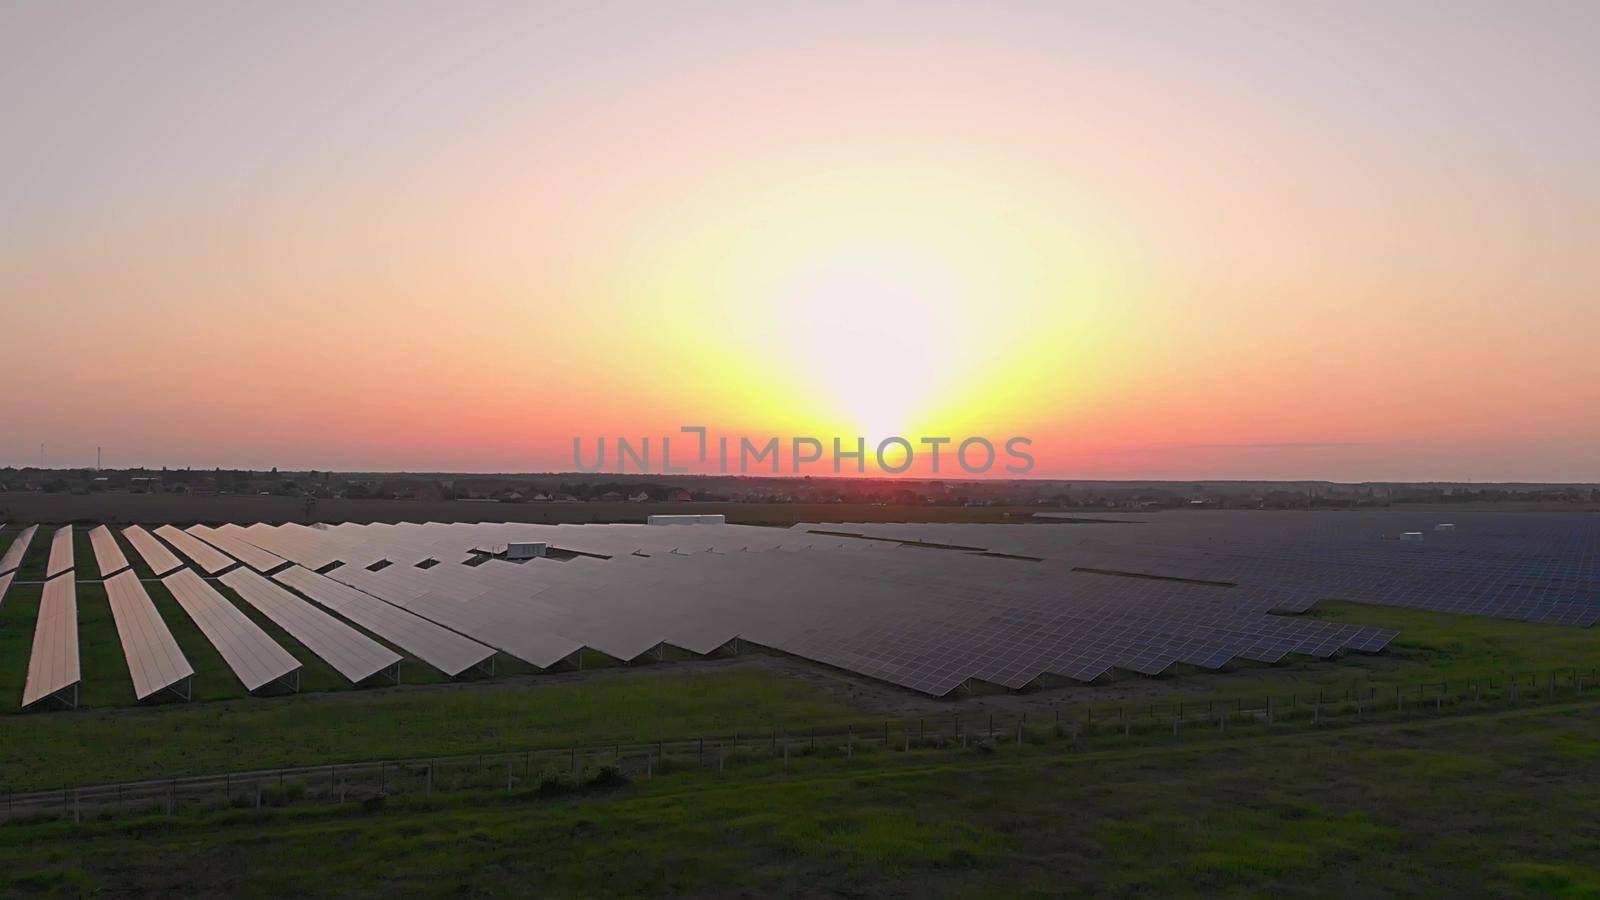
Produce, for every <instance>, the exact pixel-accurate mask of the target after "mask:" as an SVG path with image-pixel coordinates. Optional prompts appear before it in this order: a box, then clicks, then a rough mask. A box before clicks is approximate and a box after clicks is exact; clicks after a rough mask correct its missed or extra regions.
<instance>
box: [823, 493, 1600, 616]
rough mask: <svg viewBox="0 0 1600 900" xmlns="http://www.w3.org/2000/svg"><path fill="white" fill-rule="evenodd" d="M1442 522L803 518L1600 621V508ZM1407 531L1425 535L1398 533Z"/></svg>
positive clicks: (1270, 517) (888, 534) (1359, 517)
mask: <svg viewBox="0 0 1600 900" xmlns="http://www.w3.org/2000/svg"><path fill="white" fill-rule="evenodd" d="M1437 518H1438V516H1437V515H1435V516H1433V518H1432V519H1429V518H1424V517H1423V515H1422V514H1416V513H1382V512H1376V513H1350V512H1338V513H1311V514H1308V513H1295V512H1290V513H1269V512H1256V511H1251V512H1233V513H1229V512H1209V513H1193V512H1184V513H1168V514H1158V515H1151V516H1144V517H1138V518H1133V517H1125V518H1123V519H1122V520H1120V521H1081V520H1080V521H1075V522H1072V523H1070V524H1065V523H1064V524H1033V525H976V524H914V525H913V524H876V523H874V524H865V523H804V524H801V525H798V526H795V527H796V530H801V531H805V532H808V533H827V534H853V535H859V536H861V537H864V538H870V539H875V540H883V541H905V542H915V543H920V544H938V545H942V546H961V547H966V548H971V549H973V550H978V551H984V552H990V553H1004V554H1010V555H1019V556H1028V557H1032V558H1037V559H1049V560H1054V561H1058V562H1062V563H1068V564H1070V565H1071V566H1072V567H1074V568H1077V569H1082V570H1099V571H1116V572H1125V573H1129V574H1138V575H1148V576H1156V577H1162V578H1174V579H1185V580H1194V581H1207V582H1218V583H1226V584H1233V585H1240V586H1245V587H1248V588H1251V589H1253V590H1254V591H1255V592H1257V593H1258V594H1261V595H1263V596H1269V597H1271V598H1273V600H1272V608H1275V609H1279V610H1282V611H1290V612H1299V611H1303V610H1305V609H1307V608H1309V607H1310V606H1311V605H1312V604H1314V603H1316V602H1318V601H1320V600H1325V599H1342V600H1351V601H1356V602H1363V603H1373V604H1382V605H1392V606H1405V607H1413V608H1419V609H1428V610H1435V611H1441V612H1459V613H1472V614H1478V615H1490V616H1498V617H1502V618H1514V619H1524V620H1530V621H1539V622H1550V623H1557V624H1570V625H1580V626H1587V625H1592V624H1594V623H1595V622H1596V621H1600V521H1597V517H1594V516H1583V515H1576V514H1549V515H1541V514H1530V513H1502V514H1494V513H1452V515H1451V517H1450V518H1452V519H1454V520H1455V521H1454V522H1451V523H1449V524H1450V525H1451V526H1452V527H1451V528H1449V529H1447V530H1443V531H1439V530H1435V529H1436V527H1437V524H1438V523H1437V522H1436V521H1435V520H1436V519H1437ZM1430 521H1432V522H1434V524H1433V526H1431V527H1430V526H1429V524H1428V523H1429V522H1430ZM1420 529H1426V530H1420ZM1406 531H1411V532H1412V533H1414V534H1423V535H1426V536H1427V538H1426V539H1425V540H1423V541H1420V542H1415V541H1400V540H1396V539H1395V538H1396V537H1397V536H1398V535H1400V534H1402V533H1405V532H1406Z"/></svg>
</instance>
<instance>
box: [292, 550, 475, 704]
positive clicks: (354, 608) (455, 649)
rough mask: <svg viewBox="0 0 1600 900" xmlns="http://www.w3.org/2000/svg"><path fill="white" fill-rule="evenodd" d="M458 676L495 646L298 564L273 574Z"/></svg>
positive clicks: (371, 630)
mask: <svg viewBox="0 0 1600 900" xmlns="http://www.w3.org/2000/svg"><path fill="white" fill-rule="evenodd" d="M272 577H273V578H274V579H276V580H277V581H279V582H282V583H283V584H286V585H288V586H289V587H292V588H294V589H295V590H297V591H299V592H300V593H302V594H304V595H306V596H307V597H310V598H311V599H312V600H314V601H316V602H317V603H320V604H322V605H323V606H325V607H327V608H328V609H331V610H333V611H334V612H336V613H338V614H339V615H341V616H344V617H345V618H346V619H349V620H350V621H352V622H354V623H356V624H357V625H360V626H361V627H362V628H365V629H367V630H368V631H370V632H372V633H373V634H375V635H377V636H378V637H381V638H383V639H384V640H386V641H388V642H389V643H391V644H393V645H395V646H396V647H399V648H400V649H402V650H404V651H406V652H407V653H410V654H411V655H412V656H415V657H416V658H418V659H420V660H422V661H423V662H425V663H427V664H428V665H430V666H433V667H434V668H435V669H438V670H439V671H441V672H443V673H444V674H446V675H448V676H450V677H452V678H454V677H455V676H457V675H460V674H461V673H462V672H465V671H468V670H469V669H475V668H480V667H482V666H484V664H486V663H488V662H489V661H490V660H491V659H493V658H494V653H495V651H494V648H492V647H486V646H484V645H483V644H480V643H478V642H477V641H474V640H472V639H471V638H467V637H463V636H462V635H459V634H457V633H456V632H454V631H451V630H450V629H448V628H445V627H443V626H441V625H437V624H434V623H433V622H430V621H428V620H427V619H424V618H422V617H421V616H418V615H415V614H413V613H409V612H406V611H405V610H403V609H401V608H400V607H398V606H394V605H392V604H389V603H385V602H384V601H382V600H379V599H378V598H377V597H374V596H372V595H371V594H368V593H366V592H364V591H359V590H356V589H355V588H353V587H350V586H348V585H344V584H340V583H339V582H337V581H334V580H333V579H331V578H329V577H327V576H325V575H318V574H317V573H315V572H313V571H311V570H310V569H306V568H302V567H300V566H294V567H292V568H289V569H285V570H284V571H282V572H279V573H278V574H276V575H274V576H272Z"/></svg>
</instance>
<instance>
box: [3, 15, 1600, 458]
mask: <svg viewBox="0 0 1600 900" xmlns="http://www.w3.org/2000/svg"><path fill="white" fill-rule="evenodd" d="M1595 46H1600V5H1596V4H1593V3H1588V2H1572V3H1539V2H1534V3H1479V2H1448V3H1443V2H1441V3H1430V2H1420V0H1419V2H1408V3H1400V4H1396V3H1376V2H1373V3H1362V2H1340V3H1314V2H1296V3H1268V2H1258V3H1229V2H1208V3H1165V2H1141V3H1073V2H1061V0H1054V2H1048V3H1019V2H1012V3H1004V2H997V3H973V2H967V3H945V2H937V0H933V2H917V3H909V2H907V3H878V2H851V3H833V2H822V0H819V2H806V3H793V4H774V3H763V2H747V3H699V2H673V3H606V2H583V3H578V2H573V3H552V4H540V3H531V2H526V3H504V4H499V3H449V4H446V3H427V4H407V3H400V2H383V3H371V4H366V3H359V2H348V3H340V4H318V3H310V2H285V3H271V4H263V3H255V4H252V3H243V2H218V3H200V2H195V3H170V2H151V3H138V4H132V3H119V4H100V3H74V2H64V3H45V2H16V3H8V4H5V5H3V6H0V122H3V123H4V139H3V140H0V367H3V368H0V371H3V373H4V375H3V377H4V380H5V383H4V385H3V386H0V464H12V465H28V464H36V463H38V462H39V459H40V455H41V454H40V447H41V445H43V448H44V452H43V457H44V459H45V461H46V463H47V464H49V465H54V466H67V465H92V464H94V462H95V458H96V456H95V454H96V448H97V447H103V448H104V449H103V454H104V460H105V464H106V465H107V466H131V465H150V466H162V465H166V466H174V467H182V466H194V467H207V468H209V467H212V466H224V467H227V466H237V467H250V468H267V467H270V466H278V467H281V468H317V469H336V470H338V469H345V470H350V469H354V470H409V471H540V470H571V469H572V468H573V465H572V445H573V439H574V438H582V439H583V440H584V441H585V442H586V451H585V452H586V454H587V453H588V452H590V450H589V449H588V448H592V446H593V444H592V441H593V439H594V438H596V437H599V436H607V437H608V440H610V441H614V440H615V438H616V437H619V436H625V437H628V438H629V439H630V440H633V441H637V440H639V439H641V438H643V437H646V436H652V438H653V442H654V441H658V440H659V438H660V437H661V436H665V435H678V434H680V432H679V431H678V429H679V428H680V427H681V426H686V425H699V426H704V427H706V428H708V429H710V431H711V433H712V434H713V435H716V434H721V435H733V436H735V441H736V442H737V438H738V437H739V436H750V437H751V438H752V439H753V440H764V439H765V438H766V437H768V436H780V437H781V439H782V440H783V441H784V442H787V441H788V440H789V439H790V438H791V437H792V436H814V437H817V438H818V439H820V440H822V441H823V442H824V443H825V444H826V443H827V442H829V441H830V440H831V438H833V437H835V436H838V437H842V438H843V439H844V440H845V442H846V444H847V445H848V444H850V443H851V442H853V439H854V438H855V437H856V436H858V435H859V436H864V437H865V438H866V439H867V440H868V442H869V446H871V445H872V443H873V442H876V441H878V440H880V439H882V438H883V437H885V436H889V435H902V436H905V437H907V438H909V439H910V440H911V441H912V442H913V443H915V442H916V441H917V440H918V438H919V437H921V436H950V437H952V438H953V439H954V440H955V441H957V442H959V441H960V440H961V439H963V438H964V437H967V436H974V435H977V436H985V437H987V438H989V439H991V440H993V441H994V443H996V444H997V445H998V444H1000V443H1001V442H1003V441H1004V440H1005V439H1007V438H1009V437H1013V436H1026V437H1027V438H1028V439H1029V440H1031V442H1032V443H1031V445H1030V446H1031V451H1032V456H1033V457H1034V459H1035V465H1034V468H1033V470H1032V471H1031V472H1030V473H1029V474H1030V475H1031V476H1032V477H1060V478H1080V479H1089V478H1109V479H1124V478H1129V479H1131V478H1140V479H1144V478H1150V479H1160V478H1172V479H1182V480H1192V479H1205V478H1250V479H1272V478H1283V479H1308V478H1325V479H1332V480H1341V481H1360V480H1451V481H1455V480H1489V481H1492V480H1522V481H1600V452H1597V450H1600V414H1597V412H1600V339H1597V335H1600V290H1597V285H1600V253H1596V252H1595V246H1594V242H1595V235H1596V234H1600V167H1597V166H1596V164H1595V161H1596V160H1597V159H1600V116H1597V115H1595V110H1596V109H1600V54H1597V53H1595V52H1594V47H1595ZM684 443H685V444H686V443H688V441H685V442H684ZM613 446H614V444H613ZM656 446H657V447H659V444H657V445H656ZM678 446H682V445H681V444H679V443H678V442H677V441H675V442H674V447H675V448H676V447H678ZM658 452H659V450H658ZM925 464H926V460H925V458H919V459H918V460H917V468H914V469H913V470H912V471H913V472H921V471H924V470H923V469H922V468H921V466H923V465H925ZM788 465H789V463H788V460H787V459H785V461H784V468H785V470H787V469H788ZM806 471H808V472H809V471H814V472H815V473H816V474H826V473H827V472H828V471H829V468H828V466H827V465H826V463H824V464H822V465H820V466H818V467H816V468H815V469H807V470H806ZM997 474H998V471H997Z"/></svg>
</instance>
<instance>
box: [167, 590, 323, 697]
mask: <svg viewBox="0 0 1600 900" xmlns="http://www.w3.org/2000/svg"><path fill="white" fill-rule="evenodd" d="M161 583H162V584H164V585H166V588H167V590H169V591H171V592H172V597H173V599H174V600H177V601H178V605H179V606H181V607H183V611H184V612H185V613H188V615H189V618H191V619H193V620H194V624H195V625H196V626H197V627H199V629H200V631H201V633H202V634H204V635H205V636H206V639H207V640H209V641H210V642H211V645H212V646H213V647H216V648H217V652H218V653H219V654H221V655H222V659H223V661H224V662H226V663H227V664H228V668H229V669H232V670H233V674H234V675H236V676H238V678H239V681H240V682H241V683H242V684H244V688H245V690H247V691H258V690H260V689H262V688H264V687H267V686H268V685H271V684H273V683H275V682H281V681H284V680H286V679H289V678H291V677H292V676H294V675H296V674H297V673H298V672H299V671H300V663H299V661H297V660H296V659H295V658H294V657H293V656H291V655H290V654H289V651H287V650H285V649H283V648H282V647H280V646H278V643H277V642H276V641H274V640H273V639H272V638H271V637H269V636H268V635H267V633H266V632H265V631H262V630H261V626H259V625H257V624H256V623H254V622H252V621H250V617H249V616H247V615H245V614H244V613H243V612H241V611H240V610H239V608H238V607H236V606H234V605H233V604H232V603H229V602H228V599H227V598H226V597H224V596H222V595H221V594H219V593H217V591H216V589H215V588H213V587H211V585H209V584H207V583H206V582H205V580H204V579H202V578H201V577H200V576H199V575H196V574H195V573H194V570H193V569H180V570H178V571H177V572H174V573H172V574H171V575H168V576H167V577H165V578H163V579H161Z"/></svg>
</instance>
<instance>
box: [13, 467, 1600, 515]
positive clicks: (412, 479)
mask: <svg viewBox="0 0 1600 900" xmlns="http://www.w3.org/2000/svg"><path fill="white" fill-rule="evenodd" d="M0 493H43V494H70V495H90V494H98V493H111V494H177V495H188V496H194V497H208V496H240V497H243V496H257V495H260V496H272V497H298V498H304V499H306V500H310V501H315V500H323V499H326V500H417V501H430V502H435V503H436V502H441V501H461V502H474V503H509V504H524V503H528V504H539V503H627V502H632V503H671V502H686V503H687V502H699V503H762V504H775V503H776V504H781V503H795V504H808V505H815V504H828V503H840V504H855V505H860V504H870V505H884V506H958V507H959V506H1007V507H1020V506H1037V507H1045V508H1053V509H1084V510H1090V509H1096V510H1157V509H1179V508H1209V509H1306V508H1339V507H1383V506H1390V505H1394V504H1413V503H1519V504H1526V503H1538V504H1584V505H1592V504H1600V485H1593V484H1515V483H1505V484H1469V483H1446V482H1438V483H1357V484H1341V483H1336V482H1328V481H1306V482H1283V481H1193V482H1180V481H1125V482H1124V481H1082V482H1079V481H1072V482H1068V481H1058V480H906V479H885V478H828V477H798V476H797V477H789V478H785V477H779V476H765V477H749V476H721V475H677V476H663V475H648V476H644V475H641V476H622V475H605V474H593V473H549V474H504V475H477V474H451V473H363V472H324V471H314V470H313V471H287V470H285V471H279V470H278V469H268V470H264V471H263V470H249V469H168V468H161V469H150V468H131V469H92V468H86V469H41V468H33V467H26V468H14V467H6V468H0Z"/></svg>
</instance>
